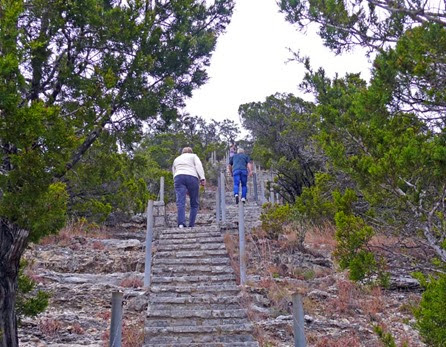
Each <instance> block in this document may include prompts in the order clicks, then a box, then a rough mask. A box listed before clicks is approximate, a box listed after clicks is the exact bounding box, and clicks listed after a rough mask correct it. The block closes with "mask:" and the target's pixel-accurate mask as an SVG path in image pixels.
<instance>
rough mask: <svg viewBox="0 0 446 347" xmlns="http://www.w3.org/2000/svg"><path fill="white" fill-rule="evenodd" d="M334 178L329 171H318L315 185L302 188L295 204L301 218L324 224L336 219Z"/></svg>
mask: <svg viewBox="0 0 446 347" xmlns="http://www.w3.org/2000/svg"><path fill="white" fill-rule="evenodd" d="M332 180H333V179H332V177H331V176H330V175H329V174H327V173H316V175H315V185H314V186H312V187H308V188H307V187H306V188H304V189H303V190H302V194H301V195H300V196H299V197H298V198H296V203H295V205H294V208H295V209H296V210H297V211H298V215H299V216H300V219H305V220H306V221H307V222H309V221H311V222H312V223H315V224H323V223H324V222H327V221H332V220H333V219H334V215H335V212H336V208H335V205H334V204H333V199H332V194H331V192H330V188H331V183H332Z"/></svg>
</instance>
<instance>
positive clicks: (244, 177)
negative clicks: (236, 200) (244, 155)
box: [232, 170, 248, 199]
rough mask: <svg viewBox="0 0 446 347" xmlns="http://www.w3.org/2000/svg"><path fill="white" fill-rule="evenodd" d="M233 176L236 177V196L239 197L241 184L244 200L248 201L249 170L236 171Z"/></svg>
mask: <svg viewBox="0 0 446 347" xmlns="http://www.w3.org/2000/svg"><path fill="white" fill-rule="evenodd" d="M232 176H233V177H234V195H235V194H237V195H238V186H239V184H240V182H241V183H242V198H245V199H246V193H247V192H248V187H247V186H246V183H248V170H235V171H234V172H233V173H232Z"/></svg>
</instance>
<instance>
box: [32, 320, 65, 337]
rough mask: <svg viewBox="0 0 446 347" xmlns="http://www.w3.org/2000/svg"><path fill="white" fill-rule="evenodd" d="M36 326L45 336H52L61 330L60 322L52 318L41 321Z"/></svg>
mask: <svg viewBox="0 0 446 347" xmlns="http://www.w3.org/2000/svg"><path fill="white" fill-rule="evenodd" d="M37 326H38V328H39V330H40V332H41V333H42V334H43V335H45V336H54V335H56V334H57V333H58V332H59V331H60V330H62V322H61V321H60V320H56V319H52V318H45V319H41V320H40V321H39V322H38V323H37Z"/></svg>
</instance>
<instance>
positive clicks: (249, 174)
mask: <svg viewBox="0 0 446 347" xmlns="http://www.w3.org/2000/svg"><path fill="white" fill-rule="evenodd" d="M247 166H248V176H251V175H252V163H248V165H247Z"/></svg>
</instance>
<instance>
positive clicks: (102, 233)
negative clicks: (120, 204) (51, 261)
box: [40, 219, 107, 247]
mask: <svg viewBox="0 0 446 347" xmlns="http://www.w3.org/2000/svg"><path fill="white" fill-rule="evenodd" d="M106 234H107V230H106V228H105V227H103V226H99V225H97V224H94V223H88V222H87V221H86V220H85V219H79V220H77V221H71V222H69V223H68V224H67V225H66V226H65V227H64V228H63V229H61V230H60V231H59V233H57V234H55V235H49V236H46V237H44V238H43V239H42V240H41V241H40V244H42V245H56V244H57V245H59V246H62V247H66V246H69V245H70V244H71V243H72V241H73V239H74V238H75V237H79V236H81V237H91V238H97V239H102V238H106V237H107V235H106Z"/></svg>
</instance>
